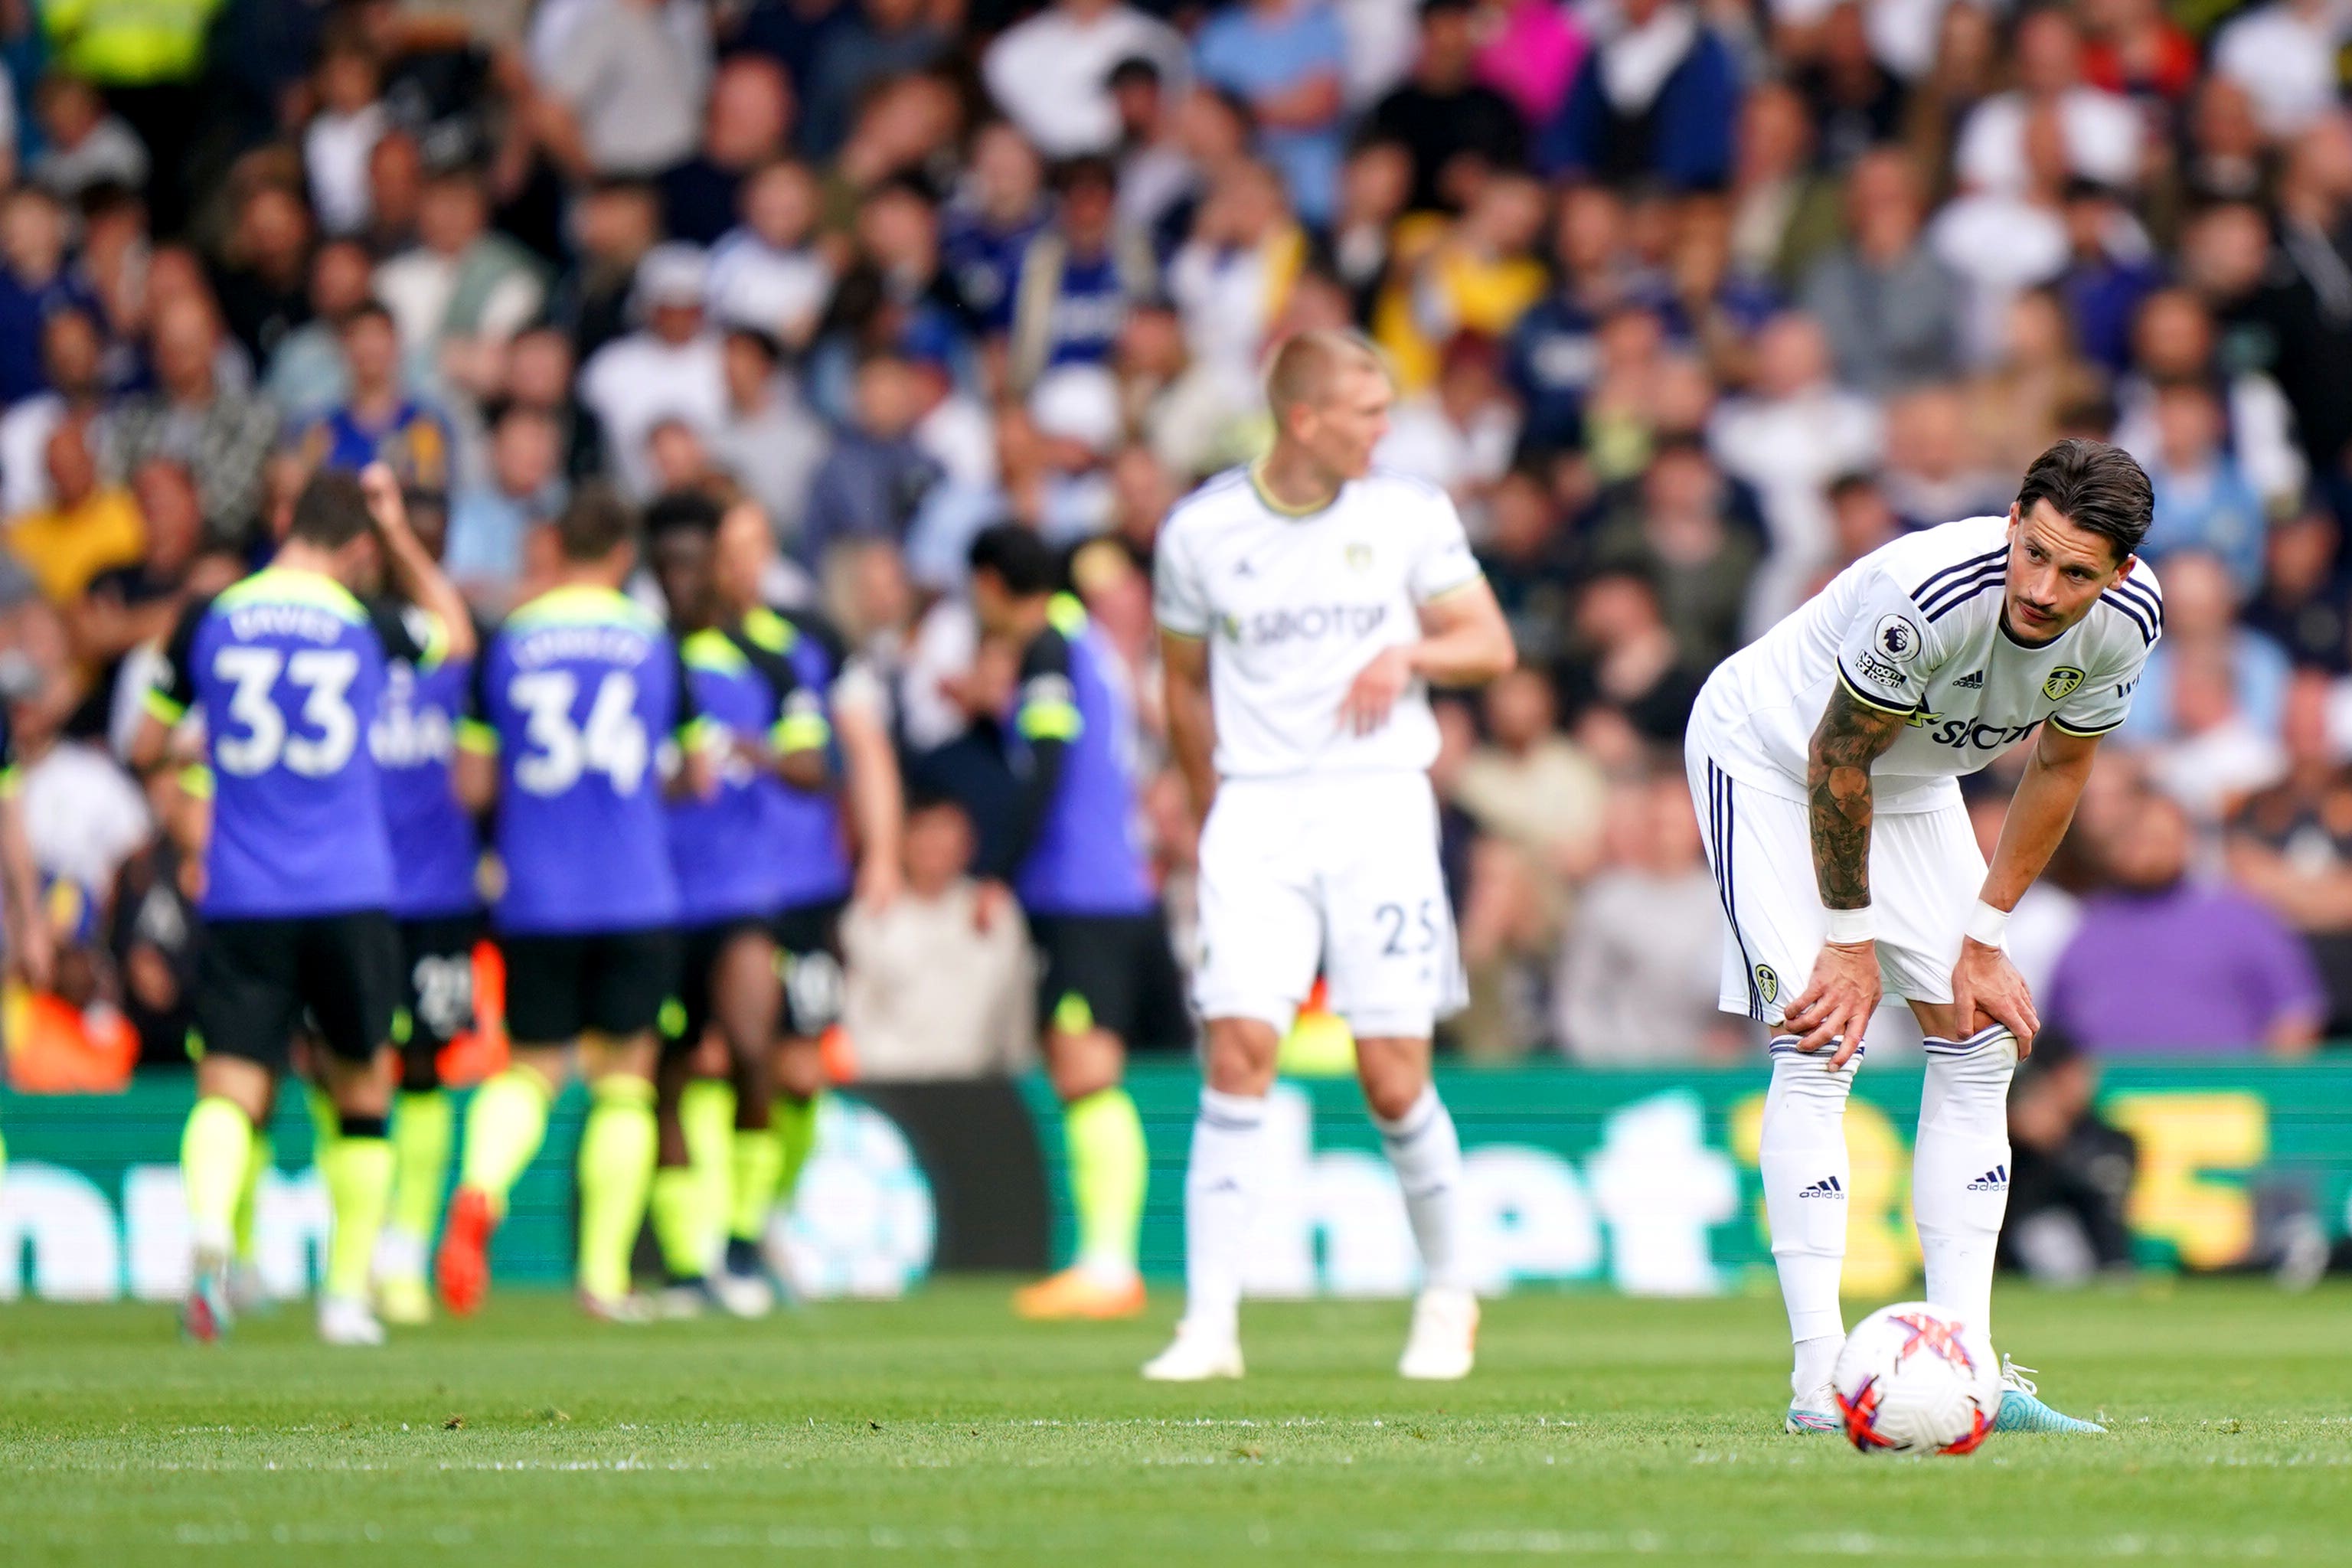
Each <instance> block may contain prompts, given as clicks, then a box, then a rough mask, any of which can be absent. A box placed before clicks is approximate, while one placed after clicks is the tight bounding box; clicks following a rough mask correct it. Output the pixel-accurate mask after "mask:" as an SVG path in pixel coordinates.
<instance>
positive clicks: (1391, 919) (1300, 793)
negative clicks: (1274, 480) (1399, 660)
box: [1153, 468, 1481, 1037]
mask: <svg viewBox="0 0 2352 1568" xmlns="http://www.w3.org/2000/svg"><path fill="white" fill-rule="evenodd" d="M1480 575H1481V574H1480V572H1479V567H1478V563H1477V562H1476V560H1475V558H1474V557H1473V556H1472V554H1471V552H1470V545H1469V542H1468V541H1467V539H1465V537H1464V534H1463V531H1462V521H1461V519H1460V518H1459V517H1458V516H1457V515H1456V514H1455V512H1454V503H1453V502H1452V501H1451V500H1448V499H1447V498H1446V496H1445V494H1444V491H1442V490H1438V489H1433V488H1432V487H1430V486H1427V485H1424V484H1422V483H1420V482H1419V481H1417V480H1413V479H1405V478H1402V477H1401V476H1398V475H1394V474H1390V473H1386V472H1383V471H1378V470H1376V471H1374V472H1373V473H1371V474H1370V475H1368V476H1367V477H1365V478H1363V479H1355V480H1351V481H1349V483H1348V484H1346V485H1344V486H1343V487H1341V489H1340V491H1339V495H1338V497H1337V498H1336V499H1335V500H1332V502H1331V503H1330V504H1329V505H1328V506H1326V507H1324V508H1323V509H1321V510H1318V511H1314V512H1311V513H1307V514H1305V515H1297V514H1293V513H1290V512H1286V511H1285V510H1283V509H1281V508H1280V507H1278V506H1276V505H1275V504H1274V503H1273V502H1271V501H1270V500H1267V498H1266V497H1265V495H1264V493H1263V492H1262V491H1261V489H1259V487H1258V485H1257V484H1256V482H1255V479H1253V477H1252V475H1251V474H1250V472H1249V471H1248V470H1247V469H1244V468H1235V469H1233V470H1231V471H1229V472H1227V473H1224V474H1222V475H1220V476H1218V477H1217V478H1215V479H1211V480H1210V481H1208V482H1207V483H1206V484H1204V485H1202V487H1201V488H1200V489H1197V490H1195V491H1193V492H1192V495H1191V496H1189V497H1187V498H1186V499H1185V500H1183V501H1182V502H1181V503H1180V504H1179V505H1178V506H1177V507H1176V509H1175V510H1173V511H1172V512H1171V513H1170V514H1169V517H1168V521H1167V523H1166V525H1165V527H1164V528H1163V529H1162V530H1161V531H1160V543H1159V548H1158V551H1157V558H1156V560H1155V562H1154V567H1153V576H1154V580H1155V586H1154V592H1155V599H1156V605H1155V609H1156V614H1157V616H1158V618H1159V622H1160V626H1162V627H1163V628H1164V629H1166V630H1167V631H1170V632H1172V633H1174V634H1175V635H1177V636H1179V637H1192V638H1198V639H1202V640H1204V641H1206V642H1207V643H1208V644H1209V688H1210V701H1211V706H1212V709H1213V713H1214V716H1215V720H1216V731H1217V744H1216V759H1215V761H1216V769H1217V775H1218V779H1219V784H1218V788H1217V798H1216V803H1215V805H1213V807H1212V808H1211V810H1210V813H1209V817H1208V820H1207V822H1206V823H1205V824H1203V826H1202V835H1201V915H1200V920H1201V945H1202V952H1201V962H1200V964H1199V968H1198V970H1197V973H1196V975H1195V979H1194V985H1193V991H1194V1000H1195V1002H1196V1003H1197V1004H1198V1005H1199V1006H1200V1009H1201V1012H1202V1016H1205V1017H1211V1018H1218V1017H1243V1018H1256V1019H1262V1020H1264V1021H1265V1022H1266V1023H1268V1024H1270V1025H1272V1026H1274V1027H1275V1028H1276V1030H1277V1031H1281V1030H1286V1029H1287V1028H1288V1027H1289V1026H1290V1023H1291V1019H1292V1017H1293V1016H1294V1015H1295V1014H1296V1012H1297V1007H1298V1005H1299V1004H1300V1003H1301V1002H1303V1001H1304V1000H1305V999H1306V996H1307V991H1308V989H1309V988H1310V987H1311V986H1312V985H1313V984H1314V981H1315V973H1316V969H1317V966H1318V963H1320V965H1321V967H1322V969H1323V972H1324V973H1325V976H1326V978H1327V979H1328V983H1329V999H1330V1004H1331V1007H1332V1010H1333V1011H1334V1012H1336V1013H1338V1014H1339V1016H1342V1017H1344V1018H1346V1019H1347V1020H1348V1022H1349V1026H1351V1027H1352V1028H1354V1030H1355V1031H1356V1032H1357V1034H1359V1035H1360V1036H1403V1037H1425V1036H1427V1035H1428V1034H1429V1032H1430V1028H1431V1026H1432V1024H1433V1022H1434V1021H1435V1020H1436V1019H1437V1018H1439V1017H1442V1016H1446V1015H1447V1014H1449V1013H1451V1012H1454V1011H1455V1010H1457V1009H1458V1008H1459V1007H1460V1006H1461V1005H1462V1003H1463V1000H1464V998H1465V990H1464V983H1463V979H1462V973H1461V960H1460V955H1459V952H1458V949H1457V946H1456V942H1455V940H1454V921H1453V915H1452V911H1451V909H1450V907H1449V905H1448V904H1447V902H1446V897H1445V880H1444V873H1443V872H1442V870H1441V869H1440V868H1439V865H1438V843H1437V839H1438V831H1437V804H1436V798H1435V796H1434V795H1433V792H1432V790H1431V787H1430V784H1429V767H1430V764H1431V763H1433V762H1434V761H1435V760H1436V757H1437V748H1438V733H1437V721H1436V718H1435V716H1434V715H1433V713H1432V712H1431V711H1430V707H1429V694H1428V691H1427V689H1425V687H1423V684H1422V683H1421V682H1419V681H1415V682H1413V683H1412V686H1411V687H1410V688H1409V689H1407V690H1406V691H1405V692H1404V694H1403V695H1402V697H1401V698H1399V700H1397V703H1396V706H1395V707H1394V709H1393V710H1391V712H1390V714H1389V718H1388V721H1387V722H1386V723H1385V724H1383V725H1381V727H1380V728H1378V729H1376V730H1374V731H1371V732H1370V734H1365V735H1357V734H1354V733H1352V732H1350V731H1349V730H1347V729H1346V728H1345V727H1343V725H1342V723H1341V721H1340V716H1339V705H1340V703H1341V701H1342V700H1343V699H1344V698H1345V697H1346V696H1347V693H1348V689H1349V686H1350V685H1352V684H1353V682H1354V681H1355V679H1356V677H1357V676H1358V675H1359V674H1360V672H1361V671H1362V669H1363V668H1364V667H1365V666H1366V665H1367V664H1369V663H1370V662H1371V661H1372V659H1373V658H1375V657H1376V656H1377V655H1378V654H1379V653H1380V652H1381V650H1382V649H1383V648H1386V647H1394V646H1397V645H1400V644H1404V643H1410V642H1412V641H1415V640H1417V639H1418V638H1419V637H1420V636H1421V635H1422V634H1421V624H1420V616H1419V611H1420V607H1421V606H1422V605H1425V604H1428V603H1429V602H1430V601H1432V600H1433V599H1436V598H1438V597H1441V596H1442V595H1446V594H1450V593H1453V592H1454V591H1456V590H1458V589H1462V588H1466V587H1468V586H1470V585H1471V584H1474V583H1475V582H1477V581H1478V580H1479V578H1480Z"/></svg>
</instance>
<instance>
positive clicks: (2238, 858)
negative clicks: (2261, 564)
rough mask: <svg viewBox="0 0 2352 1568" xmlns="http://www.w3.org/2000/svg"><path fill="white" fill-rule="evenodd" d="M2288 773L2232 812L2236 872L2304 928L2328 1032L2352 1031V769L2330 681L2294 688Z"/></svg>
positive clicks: (2312, 676)
mask: <svg viewBox="0 0 2352 1568" xmlns="http://www.w3.org/2000/svg"><path fill="white" fill-rule="evenodd" d="M2283 734H2284V741H2285V744H2286V757H2287V774H2286V777H2285V778H2284V780H2282V781H2280V782H2279V783H2278V784H2274V785H2273V786H2272V787H2270V788H2268V789H2265V790H2262V791H2259V792H2257V793H2256V794H2255V795H2252V797H2250V798H2249V799H2248V800H2247V801H2246V803H2245V805H2242V806H2241V807H2240V808H2239V809H2238V811H2237V812H2236V814H2235V815H2234V816H2231V819H2230V832H2229V839H2228V844H2229V858H2228V865H2229V871H2230V877H2231V880H2232V881H2234V882H2236V883H2237V884H2238V885H2239V886H2240V887H2242V888H2243V889H2245V890H2246V891H2247V892H2249V893H2251V894H2252V895H2253V896H2254V897H2255V898H2257V899H2260V900H2262V901H2263V903H2265V904H2267V905H2269V906H2270V908H2271V909H2272V910H2273V911H2274V912H2275V913H2276V914H2277V915H2278V916H2279V918H2280V919H2282V920H2284V921H2286V922H2287V923H2288V924H2290V925H2292V926H2294V928H2295V929H2296V930H2297V931H2301V932H2302V933H2303V937H2304V941H2305V942H2307V943H2309V944H2310V947H2311V956H2312V958H2313V960H2314V962H2315V963H2316V964H2317V966H2318V970H2319V977H2320V980H2321V982H2322V984H2325V986H2326V992H2327V1016H2326V1025H2325V1028H2326V1034H2327V1036H2328V1037H2330V1038H2334V1039H2343V1038H2346V1037H2352V769H2347V767H2346V766H2345V764H2344V763H2342V762H2341V761H2340V760H2339V759H2338V757H2337V755H2336V748H2335V746H2334V745H2333V744H2332V743H2331V737H2330V736H2329V734H2328V681H2327V678H2326V676H2323V675H2320V674H2318V673H2316V672H2308V671H2307V672H2305V673H2304V674H2301V675H2298V676H2296V677H2295V679H2294V685H2293V686H2292V687H2290V688H2289V689H2288V692H2287V702H2286V722H2285V725H2284V731H2283Z"/></svg>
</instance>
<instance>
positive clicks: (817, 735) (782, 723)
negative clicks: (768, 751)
mask: <svg viewBox="0 0 2352 1568" xmlns="http://www.w3.org/2000/svg"><path fill="white" fill-rule="evenodd" d="M831 739H833V727H832V726H831V725H829V724H827V723H826V722H825V721H824V717H823V715H821V714H816V713H794V714H792V715H790V716H789V717H787V718H782V719H779V720H777V721H776V724H775V728H774V729H772V730H771V731H768V741H769V744H771V745H772V746H774V747H775V749H776V750H777V751H778V752H814V751H821V750H823V749H824V743H825V742H827V741H830V740H831Z"/></svg>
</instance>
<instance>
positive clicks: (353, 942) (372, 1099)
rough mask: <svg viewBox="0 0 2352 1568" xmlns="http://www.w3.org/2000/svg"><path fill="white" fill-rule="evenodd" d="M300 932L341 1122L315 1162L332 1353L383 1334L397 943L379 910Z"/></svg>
mask: <svg viewBox="0 0 2352 1568" xmlns="http://www.w3.org/2000/svg"><path fill="white" fill-rule="evenodd" d="M301 929H302V946H301V954H300V962H301V975H302V1000H303V1001H304V1002H305V1003H306V1004H307V1005H309V1007H310V1016H312V1018H314V1019H315V1020H316V1021H317V1024H318V1031H319V1046H320V1048H319V1049H318V1050H317V1052H316V1053H315V1057H314V1066H315V1068H317V1071H318V1073H319V1075H320V1079H322V1080H323V1081H324V1083H325V1086H326V1089H327V1091H328V1094H329V1096H330V1098H331V1099H332V1100H333V1101H334V1106H335V1112H336V1116H337V1121H338V1125H337V1127H336V1136H335V1140H334V1142H332V1143H331V1144H330V1145H329V1146H328V1148H327V1149H326V1151H325V1152H324V1153H323V1154H322V1156H321V1157H320V1171H321V1173H323V1174H324V1175H325V1177H326V1182H327V1198H328V1202H329V1204H330V1205H331V1207H332V1209H333V1213H334V1229H333V1232H332V1235H331V1238H330V1240H329V1243H328V1248H327V1276H326V1281H325V1286H324V1289H321V1291H320V1297H319V1332H320V1337H321V1338H323V1339H325V1340H326V1341H327V1342H329V1343H331V1344H346V1345H371V1344H381V1343H383V1326H382V1325H381V1324H380V1323H378V1322H377V1321H376V1317H375V1310H374V1307H373V1303H372V1302H371V1301H370V1300H369V1292H368V1284H369V1271H370V1268H371V1265H372V1264H373V1260H374V1258H375V1250H376V1244H377V1242H378V1240H379V1239H380V1238H381V1237H382V1235H383V1222H384V1215H385V1214H386V1213H387V1212H388V1211H389V1210H390V1208H391V1205H392V1180H393V1154H392V1141H391V1114H392V1086H393V1080H394V1065H393V1064H394V1057H393V1053H392V1048H391V1040H392V1021H393V1013H394V1003H395V1000H396V998H397V997H398V995H399V990H400V936H399V932H398V931H397V929H396V928H395V927H394V924H393V921H392V918H391V917H390V916H389V915H386V914H384V913H383V912H382V911H380V910H368V911H363V912H361V913H356V914H349V915H336V916H330V917H325V918H321V919H317V920H311V921H304V922H302V928H301Z"/></svg>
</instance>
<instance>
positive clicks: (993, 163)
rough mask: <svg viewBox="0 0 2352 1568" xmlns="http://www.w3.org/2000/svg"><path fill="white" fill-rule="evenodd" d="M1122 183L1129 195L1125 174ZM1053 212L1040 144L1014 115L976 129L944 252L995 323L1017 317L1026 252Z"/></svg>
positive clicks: (944, 235)
mask: <svg viewBox="0 0 2352 1568" xmlns="http://www.w3.org/2000/svg"><path fill="white" fill-rule="evenodd" d="M1120 184H1121V186H1122V192H1121V194H1122V195H1124V194H1125V193H1124V188H1123V187H1124V184H1125V181H1124V176H1122V177H1121V181H1120ZM1048 216H1050V212H1049V209H1048V207H1047V204H1046V200H1045V164H1044V163H1043V162H1042V161H1040V159H1039V158H1038V156H1037V152H1036V149H1035V148H1034V147H1032V146H1030V145H1029V142H1028V141H1027V139H1026V138H1024V136H1023V135H1022V134H1021V132H1020V131H1019V130H1018V129H1017V128H1016V127H1015V126H1014V125H1013V122H1012V121H1009V120H992V121H989V122H988V123H987V124H985V125H983V126H982V127H981V128H980V129H979V130H978V131H976V132H973V133H972V139H971V171H970V172H969V173H968V174H966V176H965V178H964V181H963V187H962V189H961V190H960V191H959V192H958V193H957V194H956V195H955V197H954V198H953V199H952V200H950V202H949V203H948V205H947V207H946V210H944V211H943V212H941V213H940V255H941V256H942V257H943V258H945V260H946V263H947V265H948V267H949V268H950V270H951V271H952V272H953V273H954V274H955V279H956V288H957V289H958V290H959V291H961V294H962V296H963V299H964V301H965V302H966V303H967V304H969V305H970V306H971V309H972V310H973V311H974V312H975V313H976V314H977V315H978V316H979V318H980V319H981V321H982V322H984V323H985V324H987V325H988V326H989V327H991V328H992V329H994V330H998V331H1002V330H1003V328H1004V327H1005V326H1006V325H1007V324H1009V323H1010V322H1011V321H1012V320H1013V277H1014V275H1015V274H1016V273H1017V272H1019V270H1020V268H1021V257H1022V253H1023V252H1024V251H1026V250H1027V249H1028V248H1029V242H1030V241H1031V240H1033V239H1034V238H1035V237H1037V234H1038V231H1039V230H1041V229H1043V228H1044V227H1045V220H1046V218H1047V217H1048ZM1119 216H1120V217H1121V218H1123V217H1124V216H1125V212H1124V209H1123V208H1122V209H1121V212H1120V214H1119Z"/></svg>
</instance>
